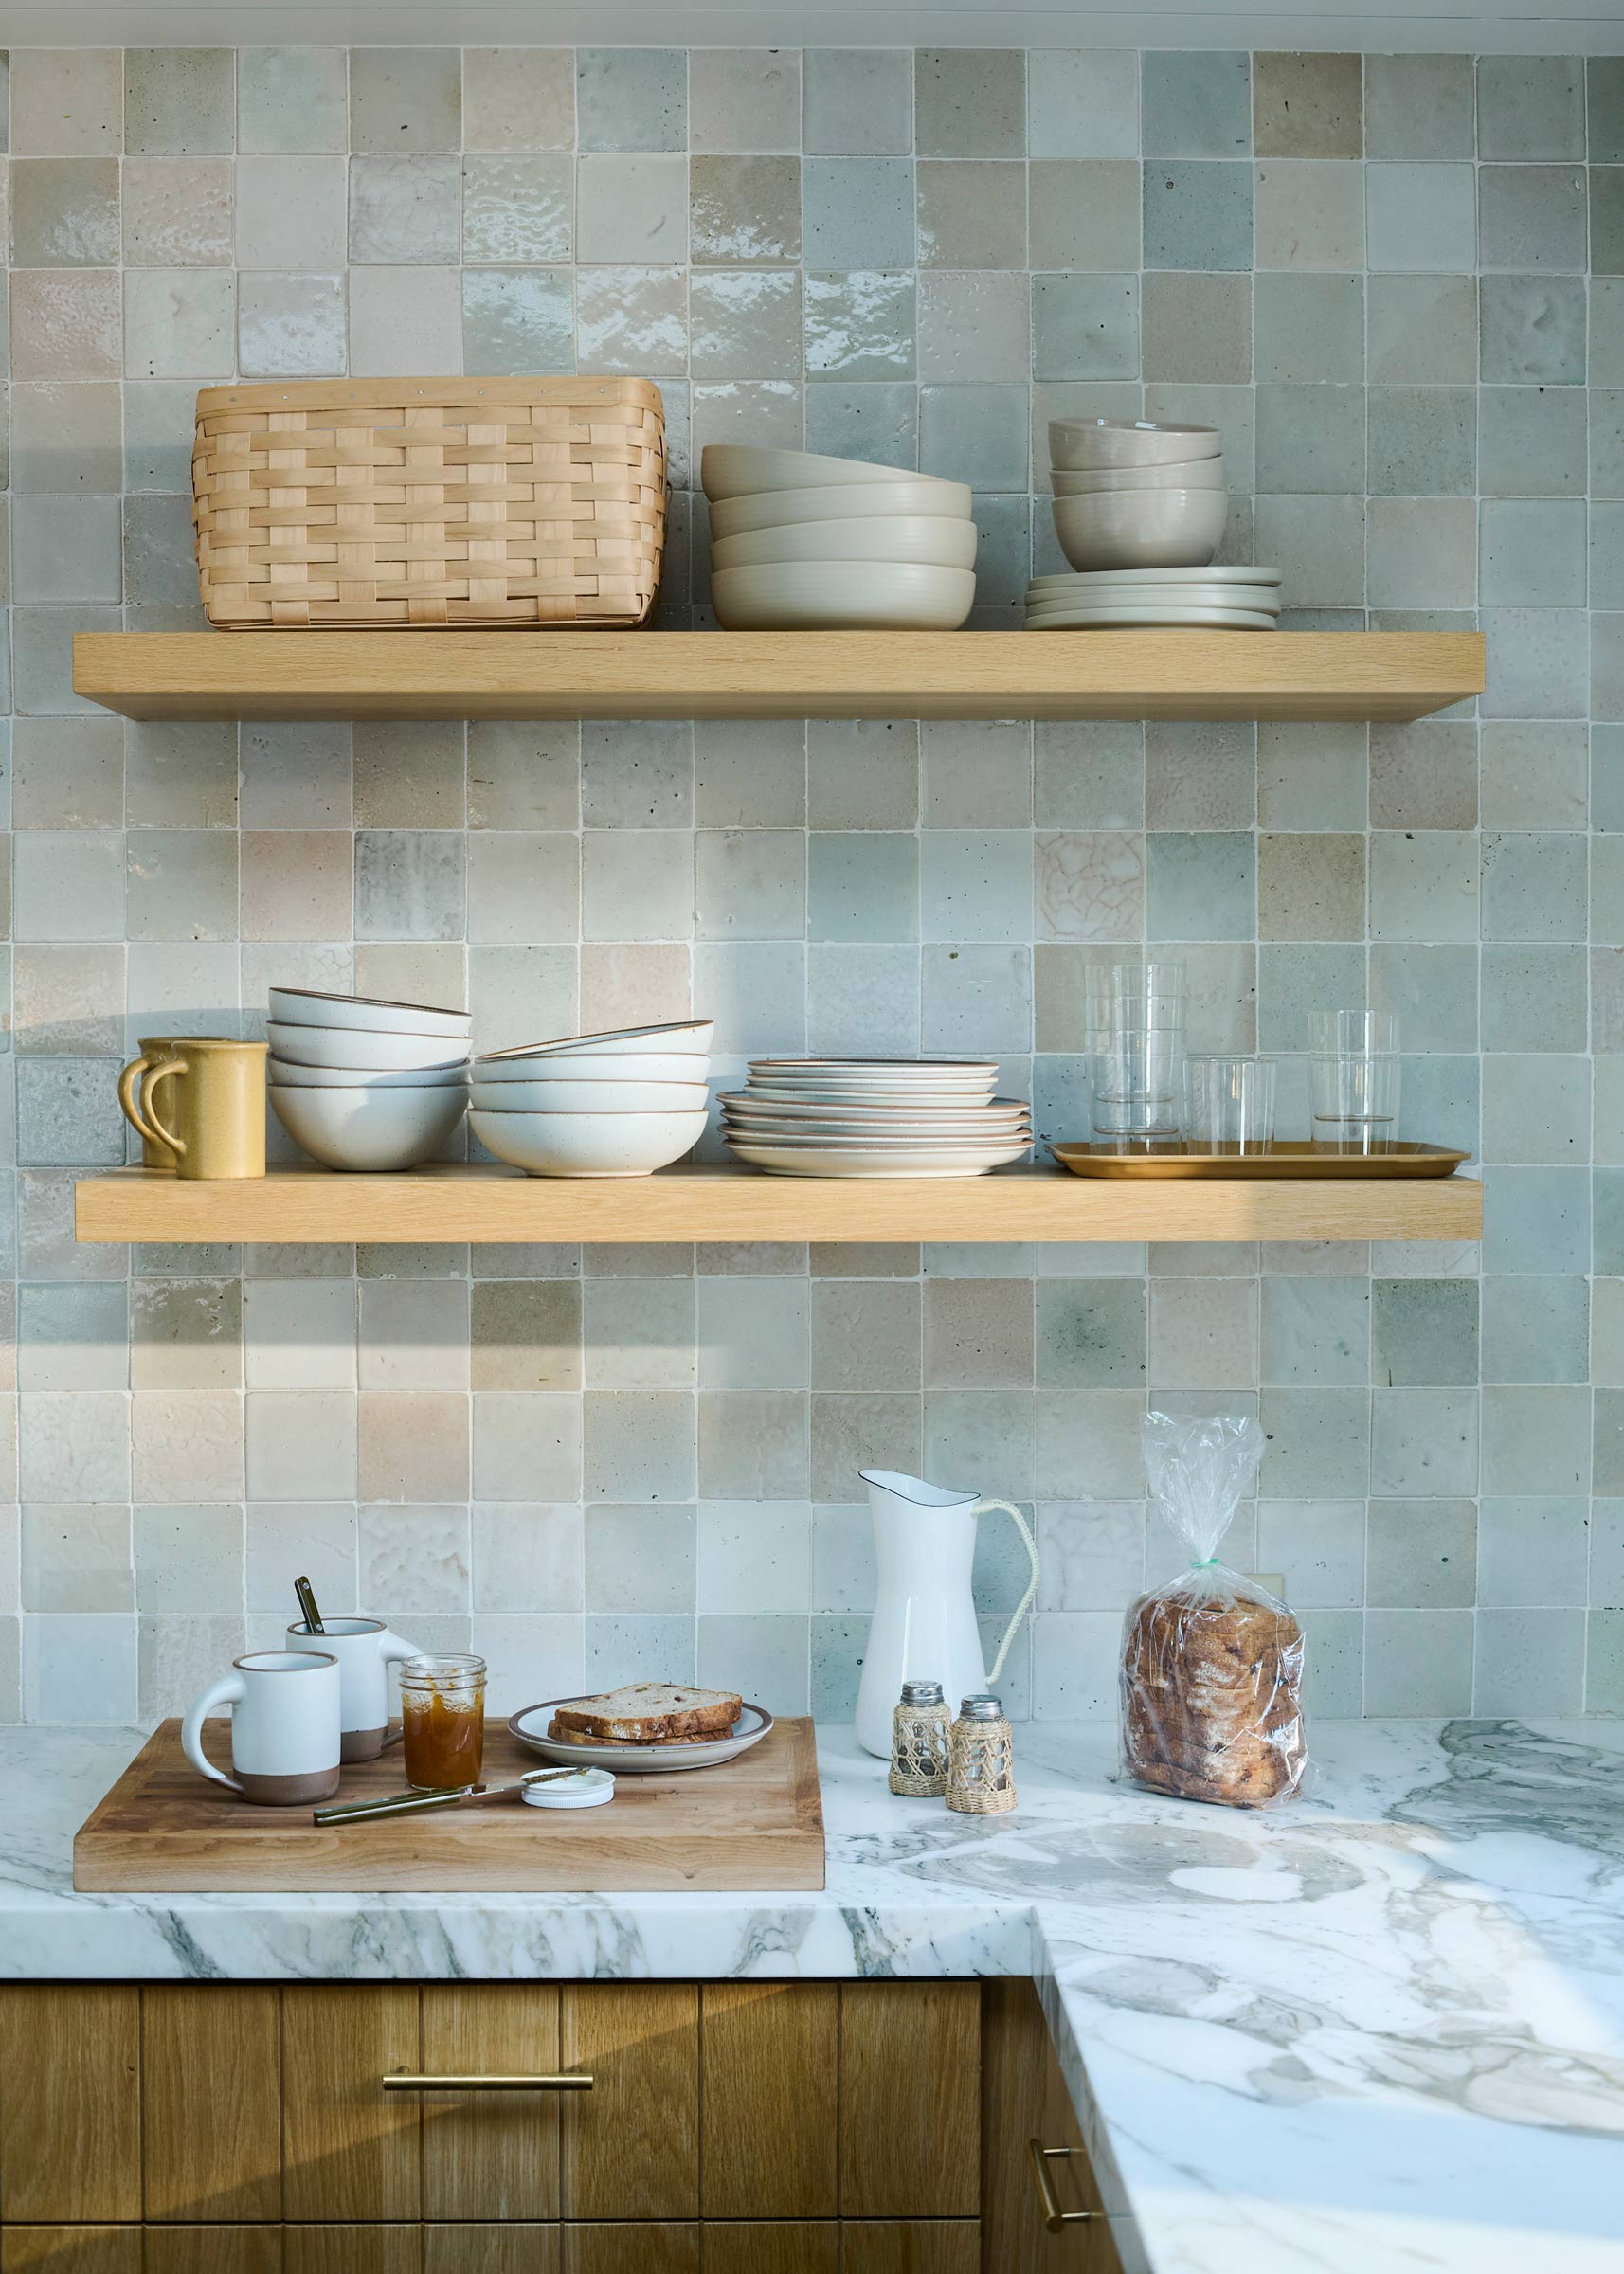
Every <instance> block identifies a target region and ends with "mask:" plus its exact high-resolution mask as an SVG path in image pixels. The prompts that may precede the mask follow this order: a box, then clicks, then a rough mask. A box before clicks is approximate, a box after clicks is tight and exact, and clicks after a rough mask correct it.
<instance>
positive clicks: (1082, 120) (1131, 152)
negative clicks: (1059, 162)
mask: <svg viewBox="0 0 1624 2274" xmlns="http://www.w3.org/2000/svg"><path fill="white" fill-rule="evenodd" d="M1026 114H1027V146H1028V153H1029V154H1030V155H1031V156H1032V157H1034V158H1072V157H1077V158H1133V157H1137V156H1138V155H1139V148H1140V142H1139V57H1138V55H1137V53H1135V52H1134V51H1133V50H1132V49H1119V50H1114V51H1113V50H1111V49H1109V48H1094V47H1090V48H1051V49H1046V50H1045V51H1044V54H1043V58H1042V63H1041V67H1040V68H1039V69H1038V70H1035V71H1029V72H1028V74H1027V89H1026Z"/></svg>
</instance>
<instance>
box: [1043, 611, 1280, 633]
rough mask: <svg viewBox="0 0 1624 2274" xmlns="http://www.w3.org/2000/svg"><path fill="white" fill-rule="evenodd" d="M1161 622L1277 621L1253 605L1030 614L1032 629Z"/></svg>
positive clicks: (1226, 628)
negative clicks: (1254, 609) (1250, 606)
mask: <svg viewBox="0 0 1624 2274" xmlns="http://www.w3.org/2000/svg"><path fill="white" fill-rule="evenodd" d="M1158 624H1165V625H1167V626H1168V627H1169V628H1172V627H1173V626H1176V625H1200V626H1204V628H1205V629H1206V630H1208V631H1210V632H1277V631H1278V630H1279V628H1280V626H1279V623H1278V621H1277V620H1276V619H1275V618H1274V617H1272V616H1261V615H1258V614H1256V613H1254V611H1253V610H1252V609H1250V608H1056V610H1055V612H1054V613H1053V614H1052V615H1048V616H1029V617H1028V618H1027V619H1026V629H1027V630H1028V631H1029V632H1109V631H1132V630H1135V629H1137V628H1139V627H1141V626H1143V627H1144V628H1145V629H1146V630H1149V629H1153V628H1154V627H1155V626H1157V625H1158Z"/></svg>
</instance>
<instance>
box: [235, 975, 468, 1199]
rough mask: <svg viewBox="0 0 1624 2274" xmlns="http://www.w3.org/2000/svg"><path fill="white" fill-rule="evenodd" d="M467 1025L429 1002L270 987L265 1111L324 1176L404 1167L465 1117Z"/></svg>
mask: <svg viewBox="0 0 1624 2274" xmlns="http://www.w3.org/2000/svg"><path fill="white" fill-rule="evenodd" d="M472 1025H473V1021H472V1020H471V1019H470V1017H469V1014H468V1013H467V1012H466V1011H448V1010H442V1009H439V1008H437V1007H436V1006H435V1005H433V1004H430V1003H421V1002H380V1001H378V1000H377V999H376V998H375V997H373V996H370V995H321V994H317V993H316V992H315V991H314V990H312V989H311V988H309V987H273V988H272V989H271V991H270V1020H269V1023H268V1024H267V1026H266V1029H265V1032H266V1034H267V1035H268V1036H269V1037H270V1044H271V1051H270V1057H269V1059H268V1061H267V1074H268V1080H269V1083H270V1096H271V1110H272V1111H273V1112H274V1113H275V1115H276V1117H277V1119H278V1120H279V1121H280V1123H281V1125H282V1127H283V1128H284V1129H286V1131H287V1133H288V1135H289V1136H290V1137H291V1138H292V1139H293V1141H294V1143H295V1144H296V1145H298V1146H303V1148H304V1150H305V1151H306V1152H307V1153H309V1155H310V1156H311V1158H312V1160H315V1161H320V1162H322V1163H323V1164H325V1165H326V1166H327V1167H328V1168H347V1169H354V1170H370V1171H373V1172H378V1171H382V1170H385V1169H394V1168H410V1167H411V1166H412V1165H413V1164H415V1163H416V1162H419V1161H427V1160H429V1159H431V1158H432V1157H433V1156H434V1155H435V1154H437V1153H438V1152H439V1151H440V1150H441V1147H442V1146H443V1145H444V1144H445V1141H446V1140H447V1138H448V1137H450V1136H451V1134H452V1132H453V1131H454V1130H455V1128H457V1125H458V1123H459V1122H460V1120H461V1119H462V1115H463V1113H464V1111H465V1110H466V1109H467V1104H468V1039H469V1035H470V1033H471V1031H472Z"/></svg>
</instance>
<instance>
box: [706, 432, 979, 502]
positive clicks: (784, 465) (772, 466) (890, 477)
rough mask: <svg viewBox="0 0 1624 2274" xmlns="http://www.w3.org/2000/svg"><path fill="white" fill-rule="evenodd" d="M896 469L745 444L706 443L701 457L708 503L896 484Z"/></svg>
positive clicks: (921, 478) (916, 477)
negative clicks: (768, 494)
mask: <svg viewBox="0 0 1624 2274" xmlns="http://www.w3.org/2000/svg"><path fill="white" fill-rule="evenodd" d="M896 476H897V469H896V467H894V466H875V465H871V464H870V462H869V461H868V460H867V459H863V458H828V457H825V456H824V455H822V454H821V452H818V451H813V450H759V449H753V448H751V447H749V446H748V445H747V444H745V443H742V442H707V443H706V445H705V447H704V449H703V450H702V451H701V452H700V453H699V486H700V488H701V489H702V490H703V491H704V493H705V495H706V496H707V497H710V498H713V499H714V498H717V497H753V496H756V495H757V493H758V492H760V491H762V490H820V489H827V488H830V487H833V488H836V489H850V488H852V487H854V486H855V485H857V483H867V482H880V481H894V480H895V479H896ZM907 478H908V479H909V480H910V481H918V482H932V481H934V480H936V478H937V477H936V476H935V475H933V474H912V473H910V474H909V475H908V477H907Z"/></svg>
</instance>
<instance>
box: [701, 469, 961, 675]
mask: <svg viewBox="0 0 1624 2274" xmlns="http://www.w3.org/2000/svg"><path fill="white" fill-rule="evenodd" d="M699 478H700V481H701V483H702V484H703V486H704V491H705V495H706V496H707V497H708V498H709V499H710V500H711V605H712V606H713V608H714V609H715V611H716V621H717V623H719V624H720V625H721V626H722V628H723V630H724V631H728V632H766V631H781V632H801V631H825V632H827V631H939V632H951V631H956V630H957V629H958V627H959V625H960V624H962V623H964V621H965V617H966V616H967V615H968V614H969V612H970V608H971V605H972V604H973V602H974V600H975V596H976V577H975V557H976V525H975V523H974V522H973V521H972V520H971V518H970V493H969V489H968V486H967V485H966V484H965V483H964V482H962V481H942V480H939V479H938V478H937V477H936V476H934V475H932V474H911V473H907V472H902V471H899V470H898V469H897V468H896V467H894V466H871V465H869V464H867V463H866V462H865V461H864V460H861V459H856V458H821V457H819V456H817V455H816V454H814V453H813V452H811V451H806V450H756V449H747V448H746V447H744V446H743V445H742V444H737V443H731V442H711V443H709V444H708V445H707V446H706V448H705V450H704V452H703V453H702V454H701V457H700V460H699Z"/></svg>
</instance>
